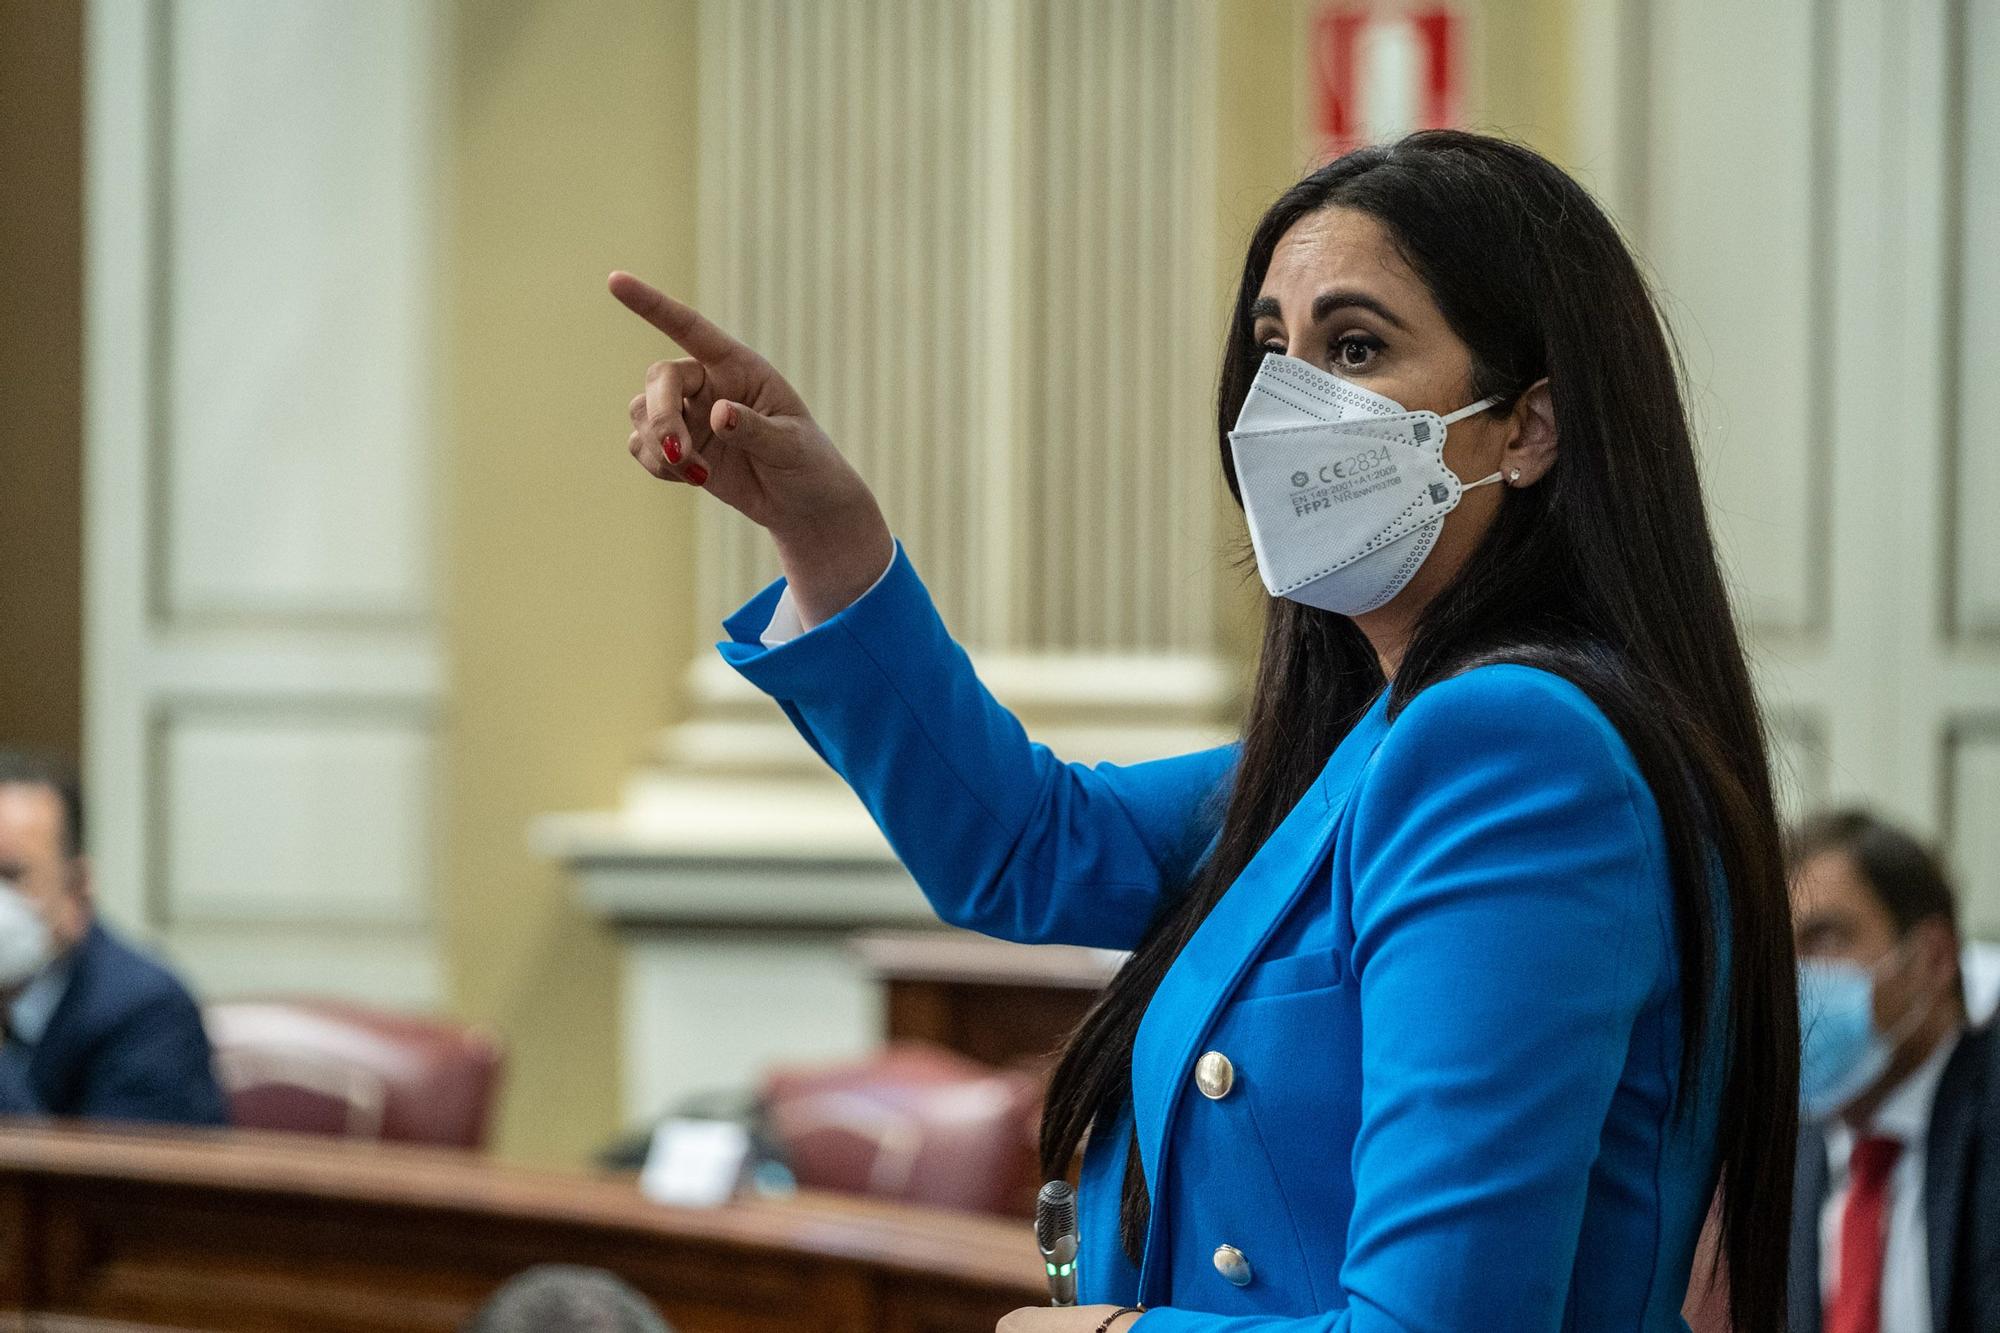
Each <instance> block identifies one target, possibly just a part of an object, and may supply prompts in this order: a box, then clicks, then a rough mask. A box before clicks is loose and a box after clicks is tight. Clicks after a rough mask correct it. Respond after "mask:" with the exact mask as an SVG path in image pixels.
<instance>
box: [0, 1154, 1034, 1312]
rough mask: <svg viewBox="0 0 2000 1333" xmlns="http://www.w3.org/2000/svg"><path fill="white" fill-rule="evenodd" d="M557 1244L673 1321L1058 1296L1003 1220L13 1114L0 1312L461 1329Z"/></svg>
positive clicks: (973, 1308) (0, 1176) (1020, 1227)
mask: <svg viewBox="0 0 2000 1333" xmlns="http://www.w3.org/2000/svg"><path fill="white" fill-rule="evenodd" d="M547 1262H564V1263H581V1264H592V1265H596V1266H599V1267H602V1268H606V1269H609V1270H611V1271H612V1272H614V1273H617V1274H618V1275H619V1276H620V1277H622V1278H624V1279H625V1280H626V1281H628V1282H631V1283H632V1284H633V1285H634V1286H636V1287H637V1288H638V1289H639V1290H640V1291H642V1292H644V1293H645V1294H646V1295H647V1296H648V1297H649V1298H650V1299H651V1300H652V1301H653V1302H654V1304H655V1305H657V1306H658V1307H659V1309H660V1311H661V1313H662V1314H664V1315H665V1316H666V1318H667V1320H668V1322H669V1323H671V1324H672V1325H673V1326H674V1327H675V1329H677V1330H679V1333H764V1331H765V1330H768V1333H798V1331H799V1330H826V1331H827V1333H835V1331H838V1333H989V1331H990V1330H991V1329H992V1327H993V1325H994V1323H995V1322H996V1321H997V1320H998V1319H999V1317H1000V1316H1001V1315H1002V1314H1004V1313H1006V1312H1007V1311H1008V1310H1011V1309H1014V1308H1016V1307H1018V1306H1022V1305H1033V1304H1040V1303H1043V1302H1045V1301H1046V1300H1047V1299H1048V1296H1047V1292H1046V1289H1045V1287H1044V1286H1043V1280H1042V1277H1041V1266H1040V1264H1039V1262H1038V1261H1037V1259H1036V1255H1035V1250H1034V1243H1033V1240H1032V1238H1031V1236H1030V1234H1029V1230H1028V1228H1027V1227H1026V1226H1025V1225H1024V1224H1022V1223H1020V1222H1015V1221H1008V1220H1004V1219H996V1218H988V1217H976V1216H971V1215H967V1214H957V1213H947V1212H940V1211H935V1210H930V1209H920V1208H911V1207H907V1206H902V1205H892V1204H881V1203H874V1202H870V1201H866V1200H859V1199H848V1198H834V1197H830V1196H824V1195H822V1196H807V1195H801V1196H799V1197H796V1198H792V1199H786V1200H759V1201H746V1202H742V1203H734V1204H730V1205H727V1206H725V1207H722V1208H717V1209H685V1208H669V1207H663V1206H660V1205H656V1204H653V1203H650V1202H648V1201H647V1200H646V1199H644V1198H643V1197H641V1196H640V1194H639V1193H638V1190H637V1187H636V1186H635V1185H634V1184H632V1183H631V1182H629V1181H626V1180H623V1179H611V1178H602V1177H590V1176H582V1175H565V1174H560V1173H554V1172H538V1171H528V1170H523V1169H519V1168H513V1167H506V1166H500V1165H496V1164H494V1163H491V1162H488V1161H486V1160H484V1159H482V1158H479V1157H475V1156H470V1155H464V1154H459V1153H454V1152H449V1151H442V1150H430V1149H415V1148H398V1147H387V1146H381V1145H374V1144H350V1143H343V1142H338V1141H326V1140H318V1139H306V1138H292V1137H289V1136H281V1135H259V1134H245V1133H241V1132H231V1131H161V1132H157V1133H149V1132H138V1131H133V1130H130V1129H124V1130H120V1131H107V1130H102V1129H83V1128H76V1129H71V1128H60V1129H59V1128H52V1127H49V1126H47V1125H46V1124H43V1123H37V1122H20V1121H15V1122H4V1121H0V1329H6V1328H28V1329H34V1330H37V1333H41V1331H44V1330H46V1331H48V1333H54V1331H55V1330H63V1331H64V1333H83V1331H84V1330H94V1331H95V1333H113V1331H114V1330H116V1331H118V1333H138V1330H153V1331H155V1333H164V1330H183V1331H184V1330H212V1331H213V1333H230V1331H235V1330H241V1331H242V1333H321V1331H324V1333H390V1331H391V1330H394V1331H395V1333H417V1331H421V1330H436V1331H437V1333H446V1330H456V1329H458V1328H459V1327H460V1325H461V1324H462V1323H463V1322H464V1320H465V1319H466V1317H467V1316H468V1315H470V1314H471V1312H472V1311H473V1310H474V1309H476V1308H477V1307H478V1306H479V1305H480V1304H481V1302H483V1301H484V1300H485V1299H486V1297H487V1296H488V1295H490V1294H491V1293H492V1291H493V1290H494V1289H495V1288H496V1287H498V1286H499V1285H500V1283H501V1282H503V1281H504V1280H506V1279H507V1278H508V1277H510V1276H512V1275H513V1274H515V1273H517V1272H519V1271H520V1270H522V1269H524V1268H527V1267H530V1266H531V1265H534V1264H537V1263H547Z"/></svg>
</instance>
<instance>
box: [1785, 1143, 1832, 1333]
mask: <svg viewBox="0 0 2000 1333" xmlns="http://www.w3.org/2000/svg"><path fill="white" fill-rule="evenodd" d="M1827 1173H1828V1168H1827V1162H1826V1133H1825V1131H1823V1130H1821V1129H1820V1128H1819V1127H1818V1126H1816V1125H1801V1126H1799V1155H1798V1167H1797V1171H1796V1175H1795V1177H1794V1184H1793V1187H1792V1276H1791V1290H1792V1299H1791V1326H1792V1328H1793V1329H1794V1330H1797V1333H1818V1329H1819V1326H1820V1317H1821V1316H1820V1300H1819V1267H1820V1253H1819V1214H1820V1209H1821V1208H1822V1207H1824V1206H1825V1204H1826V1188H1827Z"/></svg>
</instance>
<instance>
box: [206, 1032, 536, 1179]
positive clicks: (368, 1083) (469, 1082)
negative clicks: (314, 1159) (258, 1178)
mask: <svg viewBox="0 0 2000 1333" xmlns="http://www.w3.org/2000/svg"><path fill="white" fill-rule="evenodd" d="M203 1018H204V1022H205V1024H206V1026H207V1028H208V1037H209V1041H210V1042H211V1043H212V1044H213V1045H214V1047H215V1069H216V1074H217V1076H218V1077H219V1078H220V1079H221V1081H222V1087H223V1091H224V1092H225V1093H226V1094H227V1095H228V1097H229V1118H230V1121H231V1123H232V1124H234V1125H236V1126H238V1127H239V1128H244V1129H280V1130H290V1131H293V1132H296V1133H305V1134H330V1135H335V1136H338V1137H343V1138H364V1139H384V1140H393V1141H396V1142H400V1143H434V1144H442V1145H445V1146H449V1147H458V1148H478V1147H481V1146H483V1145H484V1144H485V1142H486V1129H487V1122H488V1120H489V1119H490V1116H491V1112H492V1107H493V1100H494V1096H495V1094H496V1092H497V1091H498V1088H499V1083H500V1063H501V1057H500V1048H499V1047H498V1045H496V1044H495V1043H494V1041H493V1040H492V1039H491V1038H489V1037H487V1036H486V1035H484V1034H483V1033H480V1032H478V1031H475V1030H473V1029H471V1028H467V1027H464V1026H461V1025H459V1024H456V1023H447V1022H440V1021H438V1020H434V1019H427V1018H414V1017H409V1016H406V1015H402V1014H391V1013H383V1012H381V1011H379V1010H374V1009H368V1008H365V1007H363V1006H361V1005H357V1004H348V1003H345V1002H342V1001H338V1000H278V999H269V1000H237V1001H232V1002H229V1003H225V1004H212V1005H210V1006H208V1008H207V1009H206V1010H205V1011H204V1013H203Z"/></svg>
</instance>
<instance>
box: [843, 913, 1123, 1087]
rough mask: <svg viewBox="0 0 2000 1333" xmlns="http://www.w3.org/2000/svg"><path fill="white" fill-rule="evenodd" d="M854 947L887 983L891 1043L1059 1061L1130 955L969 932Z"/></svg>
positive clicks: (984, 1056)
mask: <svg viewBox="0 0 2000 1333" xmlns="http://www.w3.org/2000/svg"><path fill="white" fill-rule="evenodd" d="M851 947H852V948H853V950H854V953H855V955H856V956H857V957H859V958H860V959H861V961H862V964H863V965H864V966H865V967H867V968H868V970H869V971H871V972H872V973H874V975H875V976H876V978H877V979H878V980H879V981H880V982H881V983H882V986H883V989H884V992H885V996H886V999H887V1001H888V1003H887V1005H886V1008H887V1010H888V1031H887V1033H886V1034H885V1035H886V1036H887V1037H888V1038H889V1040H891V1041H906V1040H908V1041H928V1042H934V1043H936V1044H937V1045H939V1046H943V1047H946V1048H947V1049H949V1050H954V1051H957V1052H959V1053H960V1054H962V1055H969V1056H971V1057H972V1058H973V1059H975V1060H981V1061H984V1062H985V1063H987V1064H990V1065H1003V1066H1004V1065H1028V1066H1034V1067H1039V1066H1042V1065H1045V1064H1047V1063H1049V1062H1050V1061H1051V1058H1052V1056H1053V1055H1054V1053H1055V1052H1056V1051H1057V1050H1058V1049H1059V1048H1060V1047H1061V1045H1062V1041H1063V1038H1064V1037H1066V1036H1068V1035H1069V1032H1070V1029H1071V1028H1073V1027H1075V1026H1076V1025H1077V1023H1078V1022H1080V1021H1081V1020H1082V1018H1083V1016H1084V1015H1085V1014H1086V1013H1089V1012H1090V1006H1091V1005H1093V1004H1095V1003H1097V995H1098V992H1099V991H1101V990H1103V989H1104V983H1105V982H1107V981H1109V980H1111V976H1112V974H1113V973H1114V972H1116V971H1117V970H1118V967H1119V964H1121V963H1122V962H1124V960H1125V955H1124V954H1122V953H1119V952H1117V951H1115V950H1111V949H1078V948H1073V947H1071V946H1068V945H1061V944H1040V945H1027V944H1009V943H1007V942H1006V941H1004V940H995V939H988V938H987V937H985V936H984V935H975V934H973V933H972V932H970V931H962V930H954V931H938V930H923V931H917V930H911V931H876V932H872V933H870V934H866V935H857V936H855V938H854V940H853V941H852V944H851Z"/></svg>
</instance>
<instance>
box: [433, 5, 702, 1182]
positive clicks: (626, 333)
mask: <svg viewBox="0 0 2000 1333" xmlns="http://www.w3.org/2000/svg"><path fill="white" fill-rule="evenodd" d="M694 8H695V6H694V4H693V3H692V0H676V2H674V3H660V2H659V0H624V2H622V3H593V4H589V5H571V4H552V3H526V2H505V0H462V3H458V4H457V5H456V6H455V9H454V22H453V31H452V35H451V39H450V44H449V47H448V50H449V62H450V69H449V78H450V80H451V85H452V86H451V89H450V95H449V99H448V103H447V104H448V106H449V108H450V109H449V118H450V124H449V126H448V128H447V130H446V133H445V136H444V143H445V148H444V151H445V154H446V158H447V162H448V172H449V175H448V182H447V198H446V210H447V224H446V228H445V232H444V245H443V253H444V264H445V274H444V277H445V283H444V287H445V298H444V306H445V308H444V311H443V317H442V320H441V331H442V335H443V338H444V341H445V347H444V363H445V366H446V376H445V384H444V389H445V403H444V419H445V421H446V428H447V439H446V441H445V448H444V451H443V452H444V460H443V467H442V475H441V477H440V482H441V486H440V493H441V495H442V496H443V506H444V514H443V518H444V524H445V533H446V536H445V547H446V549H445V551H444V553H443V554H444V559H443V561H442V566H443V568H444V570H445V577H446V581H447V584H446V597H445V627H444V631H445V650H446V657H447V661H448V664H449V665H448V680H447V689H446V698H447V699H448V701H449V703H448V716H447V720H446V728H445V735H444V742H443V762H442V765H441V769H442V774H441V777H442V783H443V792H442V811H443V824H442V835H443V836H442V840H441V841H442V846H443V852H442V860H443V864H442V865H441V867H440V875H439V881H438V882H439V905H440V914H441V922H440V924H441V927H442V934H441V938H442V942H443V947H444V950H445V955H446V962H447V971H448V974H449V978H450V987H451V995H452V999H453V1004H454V1007H455V1008H456V1009H457V1010H458V1011H459V1012H460V1013H462V1014H464V1015H466V1016H468V1017H472V1018H475V1019H479V1020H481V1021H484V1022H487V1023H490V1024H492V1025H494V1026H495V1027H497V1028H498V1029H499V1030H500V1031H501V1032H502V1033H503V1034H504V1035H505V1037H506V1040H507V1043H508V1046H509V1051H510V1058H511V1067H510V1069H509V1072H508V1078H507V1082H506V1087H507V1094H506V1100H505V1103H504V1105H503V1108H502V1113H501V1120H500V1124H499V1132H498V1140H497V1142H498V1147H499V1149H500V1150H501V1151H502V1152H504V1153H506V1154H508V1155H510V1156H515V1157H521V1158H529V1159H550V1160H554V1159H576V1158H580V1157H581V1156H583V1155H584V1154H586V1153H587V1152H588V1151H589V1150H591V1149H592V1148H595V1147H597V1146H599V1145H601V1144H602V1143H603V1142H604V1141H605V1140H606V1139H608V1138H609V1137H610V1136H611V1135H612V1134H613V1132H614V1131H615V1129H616V1128H617V1126H616V1125H615V1123H614V1121H615V1101H616V1085H615V1078H616V1066H615V1053H616V1050H617V1032H616V1030H615V1028H614V1026H613V1025H614V1023H615V1022H616V1015H617V985H616V975H615V972H614V967H615V962H616V955H615V952H614V949H613V947H612V943H611V940H610V938H609V936H608V934H607V932H605V931H604V930H602V929H601V928H599V927H598V926H596V925H595V924H594V923H593V922H592V921H591V920H590V919H588V918H587V917H586V916H585V915H584V914H583V913H582V912H580V911H578V910H577V909H576V908H575V907H573V906H572V905H571V904H570V901H569V890H568V885H567V884H566V882H565V880H564V878H563V876H562V874H561V872H560V871H559V870H558V869H557V868H556V867H555V866H553V865H551V864H549V863H547V862H544V861H542V860H539V859H538V858H536V857H535V856H534V855H533V854H532V853H531V852H530V851H529V850H528V848H527V845H526V830H527V825H528V821H529V820H530V819H531V818H532V817H533V816H534V815H536V814H539V813H541V812H544V811H548V810H558V809H568V808H588V807H600V806H606V805H610V804H613V803H614V802H615V799H616V790H615V789H616V786H617V784H618V782H619V781H620V779H621V778H622V777H623V776H624V775H625V774H626V773H627V772H629V771H630V770H631V769H632V768H633V766H634V765H635V763H636V762H637V761H638V759H639V758H640V751H641V749H642V747H643V746H644V745H645V743H646V741H647V740H648V738H649V737H650V736H651V735H652V734H653V733H654V731H655V729H656V728H658V726H659V725H660V724H661V723H662V722H663V721H665V720H666V719H667V718H668V717H669V716H670V715H671V714H672V713H673V712H674V710H675V708H676V707H677V703H676V690H677V686H678V675H679V671H680V669H681V666H682V664H683V663H685V662H686V661H687V659H688V657H689V654H690V653H691V652H692V651H693V645H692V644H690V643H689V642H688V640H687V632H686V630H685V628H684V626H685V625H686V623H687V621H688V619H689V616H688V613H687V610H686V607H687V605H688V603H689V591H688V589H689V579H690V578H691V577H692V575H691V573H690V571H689V570H688V568H687V561H688V556H689V554H690V553H691V551H692V549H693V544H692V526H691V521H690V518H691V514H692V512H693V510H692V504H693V500H694V497H693V496H692V495H691V494H689V493H688V492H685V491H674V490H670V489H668V488H667V487H664V486H661V485H657V484H648V483H647V479H646V478H645V477H644V476H643V475H642V474H641V473H640V472H639V470H638V469H637V467H636V466H635V465H634V464H633V463H632V461H631V460H630V459H629V458H628V457H627V456H626V453H625V435H626V431H627V429H628V427H627V425H626V422H625V419H624V405H625V402H626V400H627V399H628V398H629V397H630V396H631V394H632V392H633V391H634V388H635V386H636V385H637V384H638V383H639V380H640V377H641V375H642V373H643V371H644V368H645V366H646V364H647V363H648V362H649V361H651V360H653V359H654V358H656V357H658V356H660V355H662V351H661V340H660V339H659V338H657V337H656V336H653V335H651V334H650V331H649V330H647V329H645V328H644V327H643V326H640V325H639V324H638V323H637V322H636V321H635V320H633V319H632V318H631V317H629V316H627V315H626V314H625V313H624V312H623V311H622V310H620V309H619V308H618V307H617V306H616V304H615V303H614V302H612V300H611V299H610V297H608V296H607V295H605V293H604V276H605V274H606V273H607V272H608V271H609V270H610V269H612V268H614V267H619V266H623V267H629V268H632V269H635V270H637V271H639V272H641V273H645V274H648V275H651V276H653V277H655V278H656V279H657V280H658V281H660V282H661V283H662V284H664V285H666V286H667V287H669V288H670V289H678V290H681V291H686V290H687V289H688V287H689V285H690V282H691V279H692V277H693V264H692V257H691V256H692V239H693V233H692V227H693V217H694V206H693V199H692V187H693V181H694V162H693V158H692V151H693V142H694V136H693V132H692V125H693V115H694V111H695V107H696V92H695V88H694V86H693V77H694V70H695V61H694V59H693V57H692V53H691V50H690V47H691V41H692V31H693V24H694Z"/></svg>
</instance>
